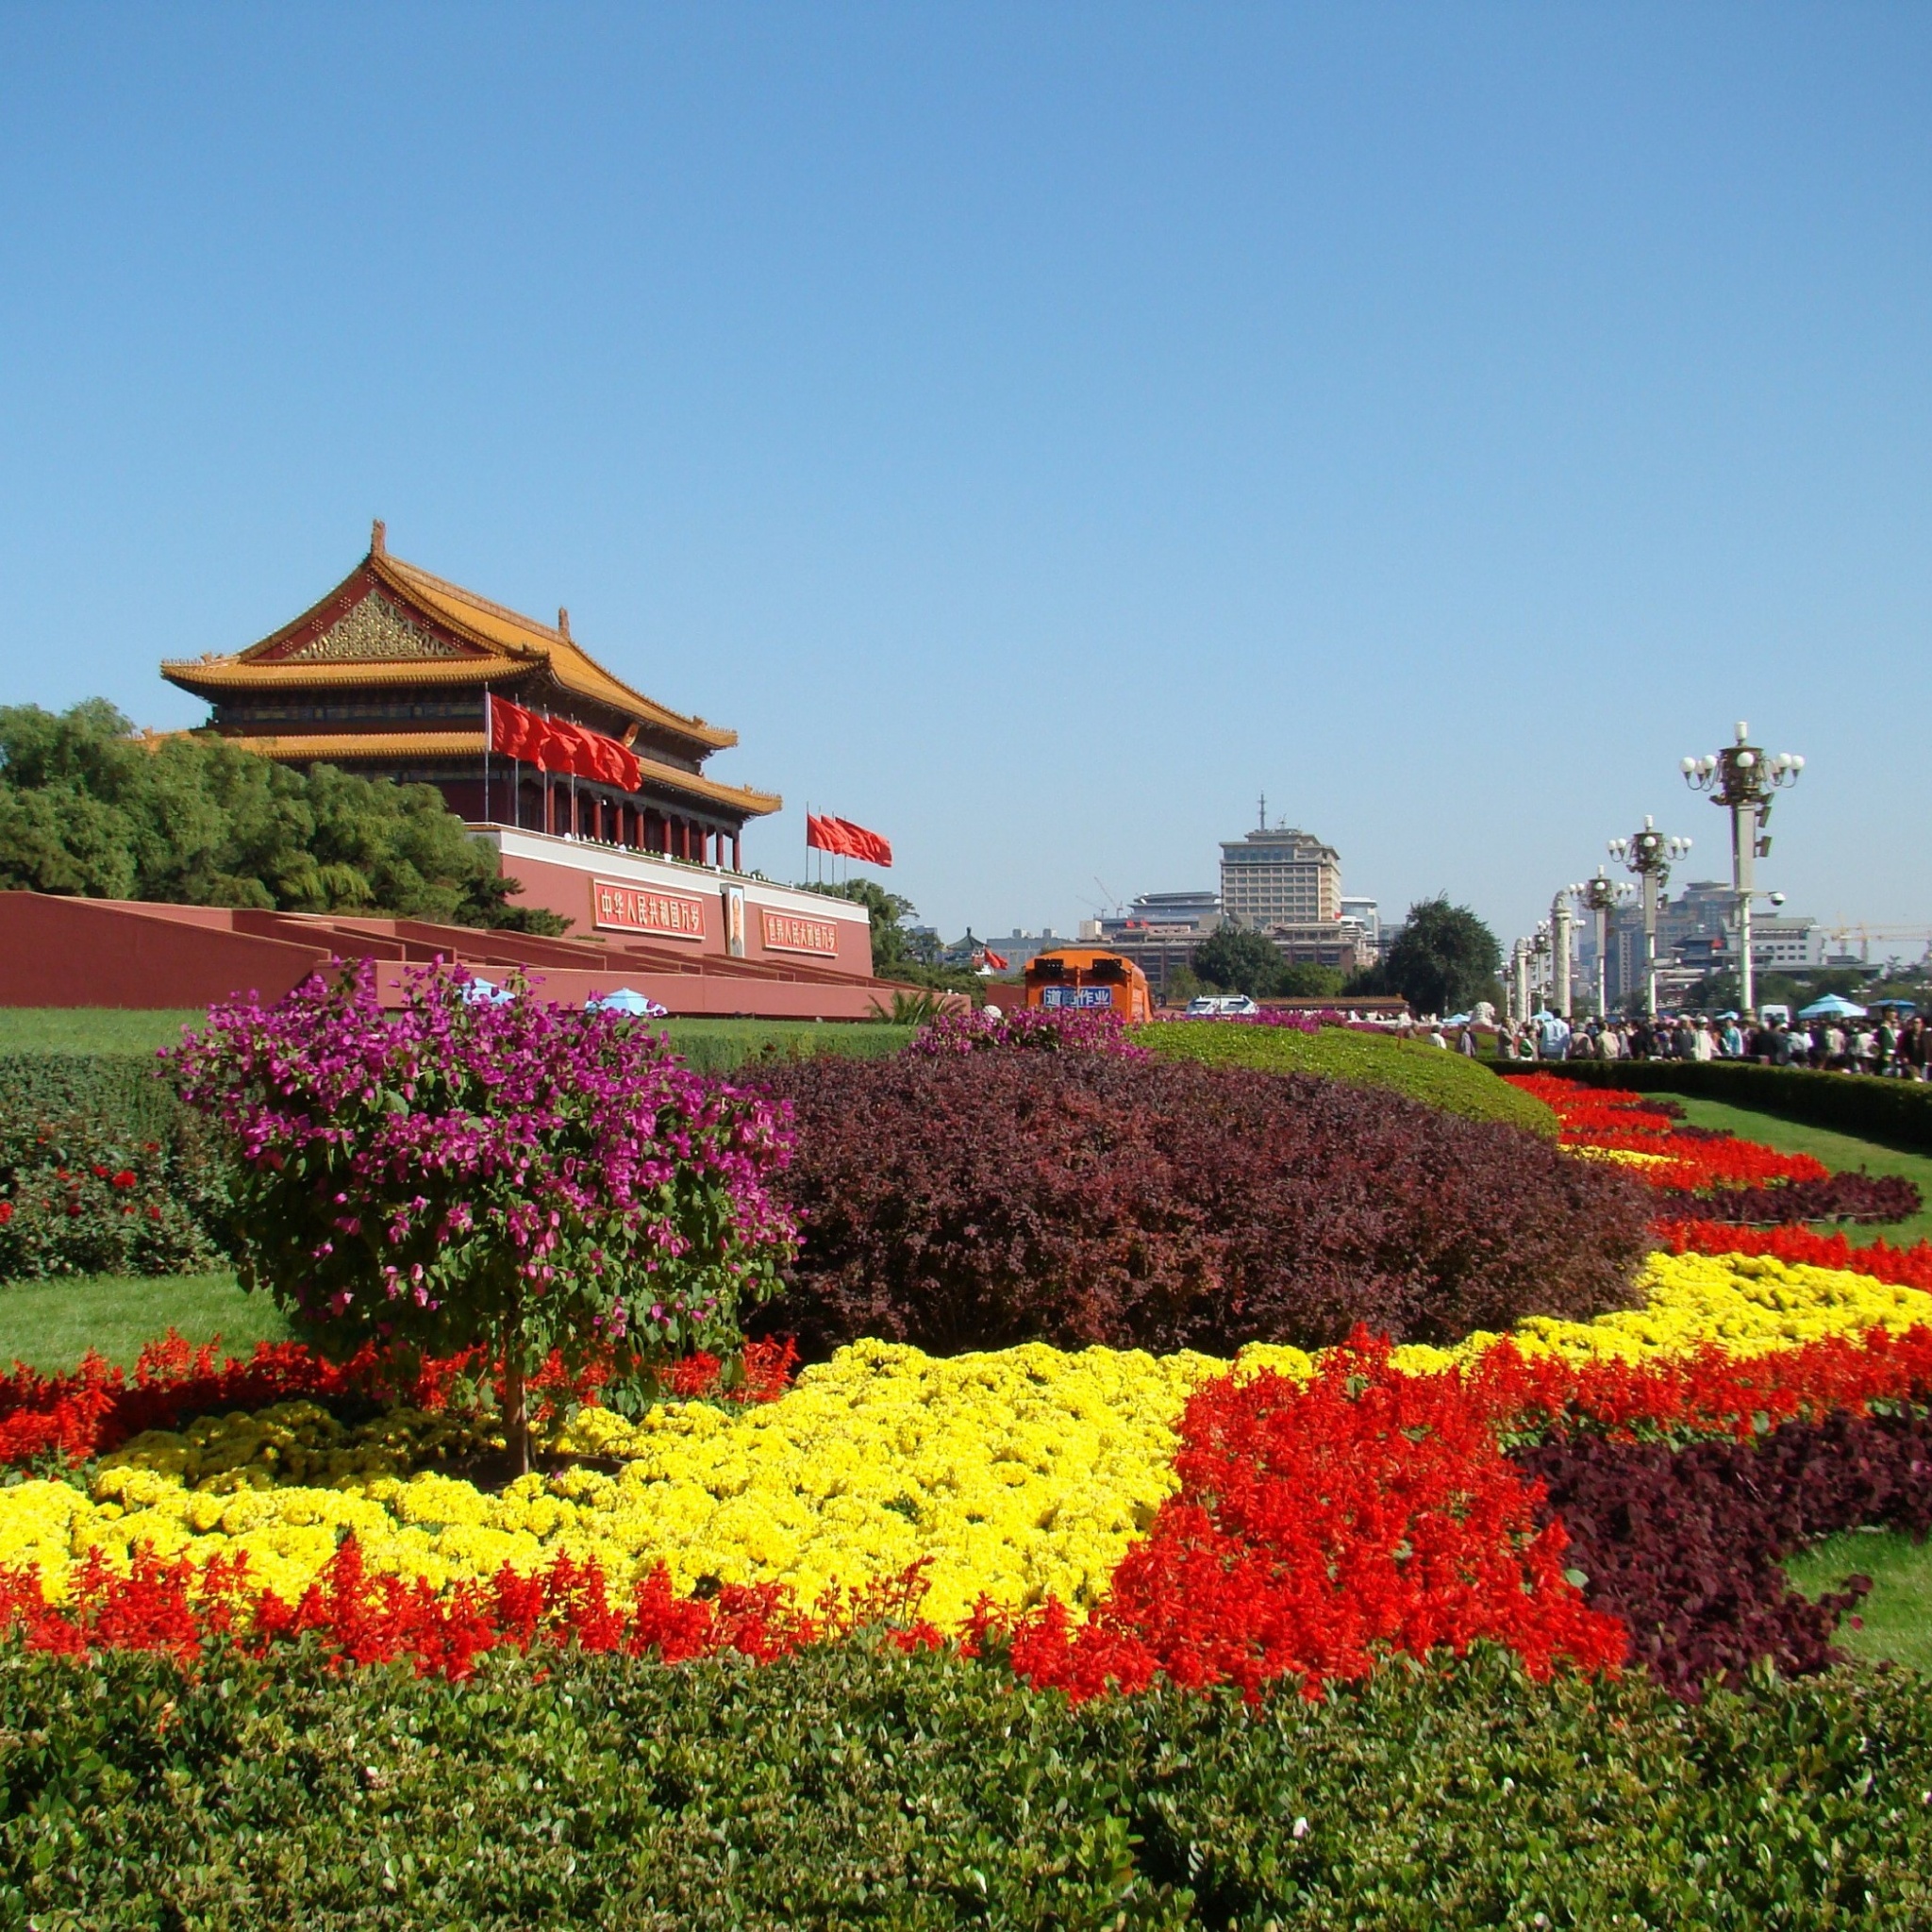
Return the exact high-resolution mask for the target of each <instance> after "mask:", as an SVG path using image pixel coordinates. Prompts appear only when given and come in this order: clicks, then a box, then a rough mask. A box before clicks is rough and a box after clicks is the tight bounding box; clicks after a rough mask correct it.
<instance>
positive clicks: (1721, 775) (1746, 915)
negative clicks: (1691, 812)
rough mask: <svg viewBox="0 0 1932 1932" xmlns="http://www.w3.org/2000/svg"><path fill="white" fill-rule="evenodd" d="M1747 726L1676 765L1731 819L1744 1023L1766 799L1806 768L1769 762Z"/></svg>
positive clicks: (1752, 1006) (1783, 758) (1751, 990)
mask: <svg viewBox="0 0 1932 1932" xmlns="http://www.w3.org/2000/svg"><path fill="white" fill-rule="evenodd" d="M1750 735H1751V727H1750V726H1749V725H1748V724H1745V723H1744V722H1743V721H1742V720H1741V719H1740V720H1739V723H1738V736H1737V741H1736V743H1734V744H1727V745H1725V746H1724V750H1723V751H1721V752H1714V753H1707V754H1706V756H1704V757H1703V758H1686V759H1685V760H1684V762H1683V764H1682V766H1681V768H1680V769H1681V770H1682V772H1683V774H1684V782H1685V784H1687V785H1688V786H1690V788H1691V790H1692V791H1707V792H1708V793H1709V794H1710V802H1711V803H1712V804H1713V805H1721V806H1723V807H1724V808H1725V809H1726V810H1728V811H1729V813H1730V815H1731V887H1732V890H1733V891H1735V892H1736V893H1737V897H1738V991H1739V1001H1738V1004H1739V1005H1740V1007H1741V1008H1743V1012H1744V1017H1745V1018H1746V1019H1747V1020H1748V1019H1750V1018H1752V1017H1753V1016H1754V1015H1755V1013H1756V1011H1757V997H1756V989H1755V986H1754V984H1753V981H1754V976H1755V975H1754V974H1753V972H1752V958H1751V894H1752V891H1753V890H1754V888H1753V884H1752V874H1753V870H1754V862H1755V861H1756V860H1757V859H1760V858H1768V857H1769V856H1770V854H1771V841H1770V839H1768V838H1765V837H1762V836H1760V827H1762V826H1763V825H1764V824H1766V823H1767V822H1768V821H1769V819H1770V817H1771V794H1772V793H1773V792H1774V791H1778V790H1779V789H1780V788H1781V787H1783V786H1786V785H1795V784H1796V783H1797V782H1798V776H1799V774H1800V773H1802V772H1803V771H1804V769H1805V760H1804V759H1803V758H1798V757H1795V756H1794V755H1793V754H1792V753H1790V752H1788V751H1781V752H1779V753H1778V755H1777V756H1776V757H1775V758H1766V757H1765V755H1764V753H1763V752H1762V751H1761V750H1760V749H1759V748H1758V747H1757V745H1755V744H1751V743H1748V742H1747V740H1748V739H1749V737H1750Z"/></svg>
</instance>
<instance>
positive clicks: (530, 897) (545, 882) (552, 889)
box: [503, 846, 872, 979]
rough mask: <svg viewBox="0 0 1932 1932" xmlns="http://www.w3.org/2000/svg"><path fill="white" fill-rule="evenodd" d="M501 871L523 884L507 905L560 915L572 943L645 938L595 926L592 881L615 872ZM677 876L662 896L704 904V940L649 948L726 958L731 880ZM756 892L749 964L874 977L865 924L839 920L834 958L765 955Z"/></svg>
mask: <svg viewBox="0 0 1932 1932" xmlns="http://www.w3.org/2000/svg"><path fill="white" fill-rule="evenodd" d="M595 851H596V848H595V847H594V846H592V847H591V848H590V849H589V851H588V852H587V853H586V855H585V863H586V864H587V865H594V863H595V857H594V855H595ZM503 869H504V871H505V872H506V873H507V874H510V875H511V876H513V877H515V878H516V879H518V880H519V881H521V883H522V885H523V888H524V890H523V891H521V892H519V893H518V894H517V895H516V897H515V898H514V899H512V900H511V901H510V904H511V905H513V906H541V907H543V908H546V909H547V910H549V911H551V912H556V913H558V914H560V915H561V916H562V917H563V918H565V919H568V920H570V921H572V922H573V924H572V925H571V929H570V937H571V938H572V939H591V938H593V937H595V936H597V935H598V934H599V932H600V931H601V932H602V933H603V937H605V938H606V939H608V940H610V941H613V942H617V943H622V942H623V941H624V940H625V939H637V938H641V937H643V936H642V935H639V934H625V933H619V932H615V931H608V930H605V929H603V928H600V927H599V926H598V925H597V924H596V923H595V920H594V917H593V914H592V910H591V881H592V880H593V879H595V878H598V877H603V878H609V879H616V880H620V881H622V880H624V879H625V873H624V871H623V870H622V869H621V868H620V867H618V866H610V867H607V868H606V869H605V870H604V871H603V872H602V873H598V872H595V871H584V870H579V869H578V868H577V867H576V866H575V865H556V864H552V863H550V862H548V861H547V860H544V859H540V858H521V857H518V858H505V859H504V861H503ZM679 873H680V875H679V877H678V878H677V879H676V880H675V884H671V885H668V886H667V887H666V888H665V890H667V891H676V892H679V893H681V894H683V895H684V896H685V897H687V898H691V899H699V900H702V901H703V902H704V908H705V936H704V938H703V939H702V940H675V939H666V938H665V937H664V936H663V935H661V934H652V935H650V936H649V942H650V943H651V944H653V945H670V946H676V947H678V948H679V949H680V950H683V949H684V948H686V947H688V948H689V949H690V950H691V952H692V953H693V954H708V955H710V956H713V957H715V958H721V959H722V958H724V898H723V895H722V892H721V891H720V888H721V887H722V886H723V885H724V883H725V882H726V881H727V880H728V879H729V878H730V877H731V876H732V875H731V874H720V873H714V872H710V871H700V870H698V869H696V868H692V869H691V872H690V873H689V874H684V872H683V869H682V868H679ZM757 892H758V882H757V881H756V880H753V881H751V882H750V883H749V884H747V886H746V887H745V908H744V926H745V933H744V939H745V944H744V956H745V958H747V959H766V960H770V961H771V962H772V963H773V964H774V965H778V966H815V967H817V968H818V969H819V970H820V971H822V972H828V973H841V974H851V975H852V976H853V977H854V978H855V979H870V978H871V977H872V928H871V926H870V925H869V924H867V923H866V922H865V921H863V920H857V919H841V920H838V921H836V922H835V924H836V926H837V930H838V934H839V951H838V953H837V955H836V956H834V955H832V954H829V953H789V952H780V951H776V950H772V951H767V950H766V947H765V943H764V928H763V924H762V922H761V921H760V920H759V918H758V900H757V898H756V896H755V895H756V894H757Z"/></svg>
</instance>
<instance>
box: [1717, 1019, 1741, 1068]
mask: <svg viewBox="0 0 1932 1932" xmlns="http://www.w3.org/2000/svg"><path fill="white" fill-rule="evenodd" d="M1718 1051H1719V1052H1720V1053H1721V1054H1722V1055H1723V1056H1724V1058H1725V1059H1727V1060H1736V1059H1742V1058H1743V1057H1744V1031H1743V1028H1742V1027H1740V1025H1739V1024H1738V1016H1737V1014H1735V1013H1729V1014H1726V1015H1725V1018H1724V1032H1723V1033H1722V1034H1720V1035H1719V1036H1718Z"/></svg>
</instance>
